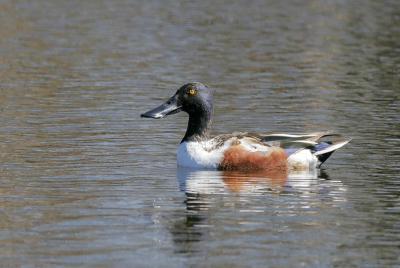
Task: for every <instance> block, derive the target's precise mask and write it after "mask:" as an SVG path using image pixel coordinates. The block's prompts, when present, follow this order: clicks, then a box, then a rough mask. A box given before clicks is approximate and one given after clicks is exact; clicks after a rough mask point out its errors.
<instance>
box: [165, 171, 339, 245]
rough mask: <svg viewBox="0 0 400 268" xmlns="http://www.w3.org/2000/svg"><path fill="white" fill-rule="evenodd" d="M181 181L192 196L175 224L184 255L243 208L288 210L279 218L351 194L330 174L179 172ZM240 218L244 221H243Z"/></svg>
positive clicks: (186, 192)
mask: <svg viewBox="0 0 400 268" xmlns="http://www.w3.org/2000/svg"><path fill="white" fill-rule="evenodd" d="M177 179H178V182H179V187H180V190H181V191H183V192H184V193H185V195H186V200H185V203H186V212H185V216H184V217H183V218H182V217H180V219H179V220H176V221H175V223H174V224H173V226H172V230H171V233H172V235H173V239H174V242H175V244H176V245H177V251H178V252H181V253H183V252H184V253H189V252H193V251H196V244H197V243H195V242H198V241H202V240H204V239H206V237H207V236H209V235H210V230H213V228H210V227H212V226H216V225H218V224H217V223H216V221H219V220H221V221H222V222H224V221H225V220H226V219H227V218H228V219H229V218H230V217H231V216H232V214H231V213H232V211H236V212H240V209H239V210H237V208H241V209H242V210H252V211H253V210H254V211H257V210H258V211H261V213H263V217H265V215H269V213H271V209H270V206H273V207H274V210H277V209H278V210H279V209H281V210H282V211H281V212H280V211H274V212H273V213H281V214H282V215H283V214H284V213H290V214H291V215H293V214H296V211H298V210H299V209H300V210H301V208H304V207H313V206H317V207H318V206H320V205H321V203H324V204H326V203H327V202H328V203H330V202H331V203H332V204H335V203H337V201H343V198H344V196H345V195H344V192H345V190H346V188H345V187H344V186H343V184H342V183H341V182H340V181H338V180H328V175H327V174H326V173H324V172H321V171H319V170H314V171H310V172H308V171H307V172H305V171H304V172H291V173H286V172H282V171H257V172H251V173H249V172H233V171H229V172H228V171H215V170H194V169H187V168H178V170H177ZM274 195H279V196H282V198H273V196H274ZM271 196H272V198H271ZM260 209H261V210H260ZM236 212H235V213H236ZM254 213H256V212H254ZM235 215H236V216H235V217H236V218H235V219H236V220H238V221H239V219H240V218H241V217H242V215H240V214H235ZM271 216H272V215H271ZM231 220H232V219H231ZM231 224H232V222H231Z"/></svg>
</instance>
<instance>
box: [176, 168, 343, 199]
mask: <svg viewBox="0 0 400 268" xmlns="http://www.w3.org/2000/svg"><path fill="white" fill-rule="evenodd" d="M177 179H178V181H179V186H180V190H181V191H183V192H185V193H186V194H196V195H215V194H232V193H236V194H240V195H264V194H266V193H280V194H291V193H292V194H295V193H297V194H300V195H301V196H305V197H308V196H311V195H316V194H317V195H326V196H330V197H331V198H333V199H334V200H337V201H344V200H346V198H345V193H346V190H347V189H346V187H345V186H344V185H343V183H342V182H341V181H339V180H334V181H333V180H329V176H328V175H327V174H326V173H325V172H324V171H323V170H311V171H292V172H289V173H285V172H282V171H271V170H269V171H255V172H254V171H253V172H239V171H214V170H196V169H188V168H178V170H177Z"/></svg>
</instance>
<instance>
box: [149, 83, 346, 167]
mask: <svg viewBox="0 0 400 268" xmlns="http://www.w3.org/2000/svg"><path fill="white" fill-rule="evenodd" d="M180 111H184V112H186V113H188V114H189V123H188V126H187V130H186V134H185V136H184V137H183V139H182V141H181V143H180V145H179V148H178V152H177V158H178V165H179V166H184V167H192V168H204V169H221V170H266V169H283V170H287V169H289V170H290V169H295V170H305V169H312V168H316V167H319V166H321V164H322V163H324V162H325V161H326V160H327V159H328V157H329V156H330V155H331V154H332V153H333V152H334V151H336V150H337V149H339V148H340V147H342V146H344V145H345V144H347V143H348V142H349V141H350V140H349V139H345V138H343V137H342V135H339V134H335V133H330V132H317V133H310V134H262V133H232V134H223V135H218V136H215V137H213V138H211V137H210V136H209V130H210V125H211V119H212V115H213V90H212V89H211V88H208V87H207V86H205V85H203V84H202V83H198V82H193V83H188V84H185V85H183V86H182V87H181V88H179V89H178V91H177V92H176V93H175V94H174V95H173V96H172V97H171V98H170V99H169V100H168V101H167V102H165V103H163V104H162V105H160V106H158V107H156V108H154V109H152V110H150V111H148V112H146V113H144V114H142V115H141V116H142V117H147V118H157V119H158V118H163V117H165V116H167V115H171V114H175V113H178V112H180Z"/></svg>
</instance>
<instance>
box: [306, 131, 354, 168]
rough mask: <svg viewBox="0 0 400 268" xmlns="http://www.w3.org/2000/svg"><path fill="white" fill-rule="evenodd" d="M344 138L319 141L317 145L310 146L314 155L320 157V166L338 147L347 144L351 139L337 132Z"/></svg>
mask: <svg viewBox="0 0 400 268" xmlns="http://www.w3.org/2000/svg"><path fill="white" fill-rule="evenodd" d="M336 136H339V137H340V138H342V139H339V140H333V141H331V140H328V141H319V142H318V143H317V144H316V145H315V146H313V147H312V148H310V150H311V152H312V154H313V155H315V156H316V157H317V158H318V162H319V164H318V167H320V166H321V165H322V164H323V163H324V162H325V161H326V160H327V159H328V158H329V157H330V156H331V155H332V154H333V152H334V151H336V150H337V149H339V148H341V147H343V146H345V145H346V144H347V143H349V142H350V141H351V139H344V138H343V137H342V136H341V135H338V134H336Z"/></svg>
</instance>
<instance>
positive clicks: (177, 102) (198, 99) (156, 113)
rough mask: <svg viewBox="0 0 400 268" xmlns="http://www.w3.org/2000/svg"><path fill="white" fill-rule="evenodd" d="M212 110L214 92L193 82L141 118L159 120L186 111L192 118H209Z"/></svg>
mask: <svg viewBox="0 0 400 268" xmlns="http://www.w3.org/2000/svg"><path fill="white" fill-rule="evenodd" d="M212 110H213V90H212V89H210V88H208V87H207V86H205V85H204V84H202V83H198V82H193V83H188V84H185V85H183V86H182V87H181V88H179V89H178V90H177V91H176V93H175V94H174V95H173V96H172V97H171V98H169V99H168V101H166V102H165V103H163V104H161V105H160V106H158V107H156V108H154V109H152V110H150V111H147V112H145V113H143V114H142V115H141V116H142V117H147V118H156V119H159V118H163V117H165V116H167V115H171V114H175V113H178V112H180V111H184V112H187V113H188V114H189V116H190V117H203V116H206V117H208V118H209V117H211V114H212Z"/></svg>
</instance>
